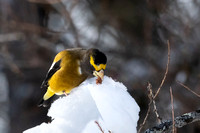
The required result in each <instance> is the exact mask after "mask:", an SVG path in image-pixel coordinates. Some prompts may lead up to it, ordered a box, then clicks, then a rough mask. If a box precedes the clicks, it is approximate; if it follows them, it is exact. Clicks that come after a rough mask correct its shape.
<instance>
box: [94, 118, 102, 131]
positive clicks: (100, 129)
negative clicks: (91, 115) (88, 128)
mask: <svg viewBox="0 0 200 133" xmlns="http://www.w3.org/2000/svg"><path fill="white" fill-rule="evenodd" d="M94 122H95V123H96V124H97V126H98V127H99V130H100V131H101V132H102V133H104V131H103V129H102V128H101V126H100V124H99V123H98V121H94Z"/></svg>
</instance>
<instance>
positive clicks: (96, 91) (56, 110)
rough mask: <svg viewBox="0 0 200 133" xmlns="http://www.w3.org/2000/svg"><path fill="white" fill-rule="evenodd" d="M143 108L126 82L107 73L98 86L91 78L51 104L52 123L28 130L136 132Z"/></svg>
mask: <svg viewBox="0 0 200 133" xmlns="http://www.w3.org/2000/svg"><path fill="white" fill-rule="evenodd" d="M139 110H140V109H139V106H138V105H137V103H136V102H135V100H134V99H133V98H132V97H131V96H130V95H129V93H128V92H127V88H126V87H125V86H124V85H123V84H122V83H119V82H116V81H114V80H113V79H112V78H109V77H107V76H105V77H104V80H103V82H102V84H98V85H96V81H95V78H91V79H88V80H86V81H85V82H83V83H82V84H81V85H80V86H79V87H77V88H75V89H74V90H73V91H72V92H71V94H70V95H69V96H67V97H63V98H59V99H58V100H56V101H55V102H54V103H53V104H52V105H51V107H50V109H49V112H48V114H47V115H48V116H50V117H51V118H52V120H53V121H52V122H51V123H42V124H41V125H39V126H36V127H33V128H31V129H28V130H26V131H24V133H55V132H56V133H102V131H101V130H103V131H104V133H109V132H112V133H136V132H137V131H136V127H137V121H138V119H139Z"/></svg>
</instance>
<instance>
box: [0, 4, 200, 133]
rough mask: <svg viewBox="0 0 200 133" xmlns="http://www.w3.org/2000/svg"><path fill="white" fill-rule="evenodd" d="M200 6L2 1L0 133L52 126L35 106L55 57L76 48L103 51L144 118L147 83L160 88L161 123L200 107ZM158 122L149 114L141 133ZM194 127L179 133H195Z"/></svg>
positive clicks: (43, 111)
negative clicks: (169, 47) (62, 51)
mask: <svg viewBox="0 0 200 133" xmlns="http://www.w3.org/2000/svg"><path fill="white" fill-rule="evenodd" d="M199 36H200V2H199V1H198V0H190V1H189V0H183V1H181V0H177V1H173V0H168V1H166V0H125V1H120V0H63V1H61V0H0V132H2V133H20V132H22V131H23V130H26V129H28V128H31V127H34V126H36V125H39V124H41V123H42V122H44V121H45V122H48V121H49V118H47V116H46V113H47V111H48V108H38V107H37V103H38V101H39V100H40V98H41V97H42V95H43V93H44V91H45V90H42V89H41V88H40V85H41V83H42V80H43V79H44V77H45V75H46V72H47V71H48V69H49V67H50V65H51V63H52V60H53V58H54V56H55V55H56V53H58V52H59V51H61V50H63V49H65V48H72V47H83V48H91V47H94V48H98V49H100V50H101V51H103V52H104V53H105V54H106V55H107V57H108V64H107V70H106V75H108V76H110V77H112V78H113V79H116V80H117V81H120V82H122V83H123V84H124V85H125V86H127V87H128V89H129V92H130V94H131V95H132V96H133V97H134V98H135V99H136V101H137V103H138V104H139V106H140V108H141V111H140V120H139V124H141V122H142V121H143V119H144V116H145V114H146V112H147V108H148V102H149V99H148V96H147V95H148V91H147V89H146V87H147V82H150V83H151V84H152V88H153V91H156V90H157V88H158V87H159V85H160V83H161V81H162V78H163V76H164V73H165V70H166V64H167V53H168V50H167V40H169V42H170V45H171V61H170V66H169V72H168V75H167V78H166V80H165V83H164V85H163V87H162V89H161V91H160V93H159V95H158V97H157V98H156V104H157V108H158V112H159V114H160V116H161V117H162V119H163V120H166V119H171V104H170V102H171V101H170V95H169V94H170V93H169V88H170V87H172V89H173V96H174V111H175V116H178V115H181V114H183V113H186V112H191V111H194V110H196V109H198V108H199V106H200V102H199V98H198V97H196V96H195V95H193V94H192V93H191V92H189V91H188V90H186V89H185V88H183V87H182V86H180V85H179V84H178V83H177V82H176V81H180V82H182V83H184V84H185V85H187V86H189V87H190V88H191V89H192V90H193V91H195V92H196V93H198V94H200V89H199V88H200V82H199V80H200V79H199V76H200V75H199V74H200V58H199V55H200V37H199ZM156 124H158V123H157V119H156V116H155V114H154V113H153V112H152V111H151V114H150V117H149V118H148V120H147V123H146V125H145V126H144V129H147V128H150V127H151V126H154V125H156ZM199 127H200V123H199V122H196V123H193V124H191V125H187V126H185V127H183V128H181V129H178V132H179V133H198V132H200V128H199Z"/></svg>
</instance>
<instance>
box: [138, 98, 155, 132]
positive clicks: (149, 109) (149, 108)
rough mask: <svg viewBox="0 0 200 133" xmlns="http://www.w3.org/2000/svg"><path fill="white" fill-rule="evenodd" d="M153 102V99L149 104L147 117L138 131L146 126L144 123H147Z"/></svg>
mask: <svg viewBox="0 0 200 133" xmlns="http://www.w3.org/2000/svg"><path fill="white" fill-rule="evenodd" d="M151 103H152V101H150V102H149V106H148V110H147V113H146V116H145V118H144V120H143V122H142V124H140V128H139V130H138V133H140V132H141V130H142V128H143V127H144V125H145V123H146V121H147V118H148V116H149V114H150V111H151Z"/></svg>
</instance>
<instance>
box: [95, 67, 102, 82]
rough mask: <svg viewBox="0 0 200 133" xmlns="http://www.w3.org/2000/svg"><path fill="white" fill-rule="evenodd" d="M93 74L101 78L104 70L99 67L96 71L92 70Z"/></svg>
mask: <svg viewBox="0 0 200 133" xmlns="http://www.w3.org/2000/svg"><path fill="white" fill-rule="evenodd" d="M93 75H94V76H96V77H97V78H98V77H100V78H101V80H103V77H104V71H103V69H101V70H100V71H98V72H97V71H94V72H93Z"/></svg>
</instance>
